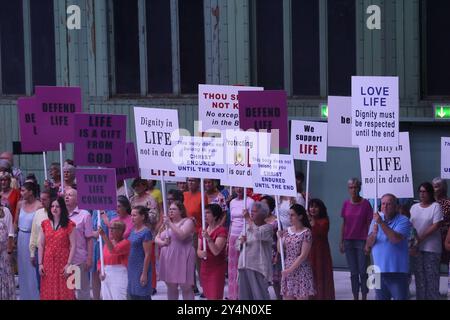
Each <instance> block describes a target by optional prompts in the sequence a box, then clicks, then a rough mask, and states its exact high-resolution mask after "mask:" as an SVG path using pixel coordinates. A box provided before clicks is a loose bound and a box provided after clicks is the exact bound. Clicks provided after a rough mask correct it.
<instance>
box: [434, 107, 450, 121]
mask: <svg viewBox="0 0 450 320" xmlns="http://www.w3.org/2000/svg"><path fill="white" fill-rule="evenodd" d="M434 118H435V119H450V105H448V104H436V105H434Z"/></svg>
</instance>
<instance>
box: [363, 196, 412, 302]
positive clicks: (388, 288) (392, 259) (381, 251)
mask: <svg viewBox="0 0 450 320" xmlns="http://www.w3.org/2000/svg"><path fill="white" fill-rule="evenodd" d="M397 202H398V201H397V198H396V197H395V196H394V195H393V194H385V195H384V196H383V197H382V198H381V212H380V213H378V212H375V213H374V214H373V220H372V224H371V225H370V230H369V236H368V238H367V243H366V250H367V251H370V250H372V256H373V261H374V264H375V266H376V267H378V269H379V272H380V273H381V274H380V283H379V286H378V287H377V288H376V299H377V300H391V299H394V300H406V299H407V298H408V286H409V285H408V273H409V254H408V236H409V233H410V230H411V223H410V222H409V219H408V218H407V217H405V216H403V215H401V214H400V213H398V211H397Z"/></svg>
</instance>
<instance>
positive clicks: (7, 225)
mask: <svg viewBox="0 0 450 320" xmlns="http://www.w3.org/2000/svg"><path fill="white" fill-rule="evenodd" d="M13 237H14V225H13V218H12V215H11V212H10V211H9V209H8V208H6V207H3V206H0V300H16V285H15V283H14V273H13V271H12V265H11V253H12V246H13V245H12V239H13Z"/></svg>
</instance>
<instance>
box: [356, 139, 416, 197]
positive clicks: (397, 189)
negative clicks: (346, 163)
mask: <svg viewBox="0 0 450 320" xmlns="http://www.w3.org/2000/svg"><path fill="white" fill-rule="evenodd" d="M375 148H377V149H378V154H377V160H378V161H375ZM359 159H360V164H361V177H362V190H361V191H362V194H363V196H364V197H365V198H375V189H376V186H375V172H376V170H377V169H378V198H381V197H382V196H383V195H384V194H386V193H392V194H393V195H395V196H396V197H397V198H413V197H414V190H413V177H412V170H411V153H410V147H409V132H400V143H399V145H398V146H378V147H375V146H360V147H359ZM376 165H377V166H378V167H376Z"/></svg>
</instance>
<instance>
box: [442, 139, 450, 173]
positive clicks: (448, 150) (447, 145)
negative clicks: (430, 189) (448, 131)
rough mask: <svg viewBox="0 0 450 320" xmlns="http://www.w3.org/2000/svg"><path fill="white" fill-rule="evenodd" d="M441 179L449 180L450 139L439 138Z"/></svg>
mask: <svg viewBox="0 0 450 320" xmlns="http://www.w3.org/2000/svg"><path fill="white" fill-rule="evenodd" d="M441 178H442V179H450V138H445V137H441Z"/></svg>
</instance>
